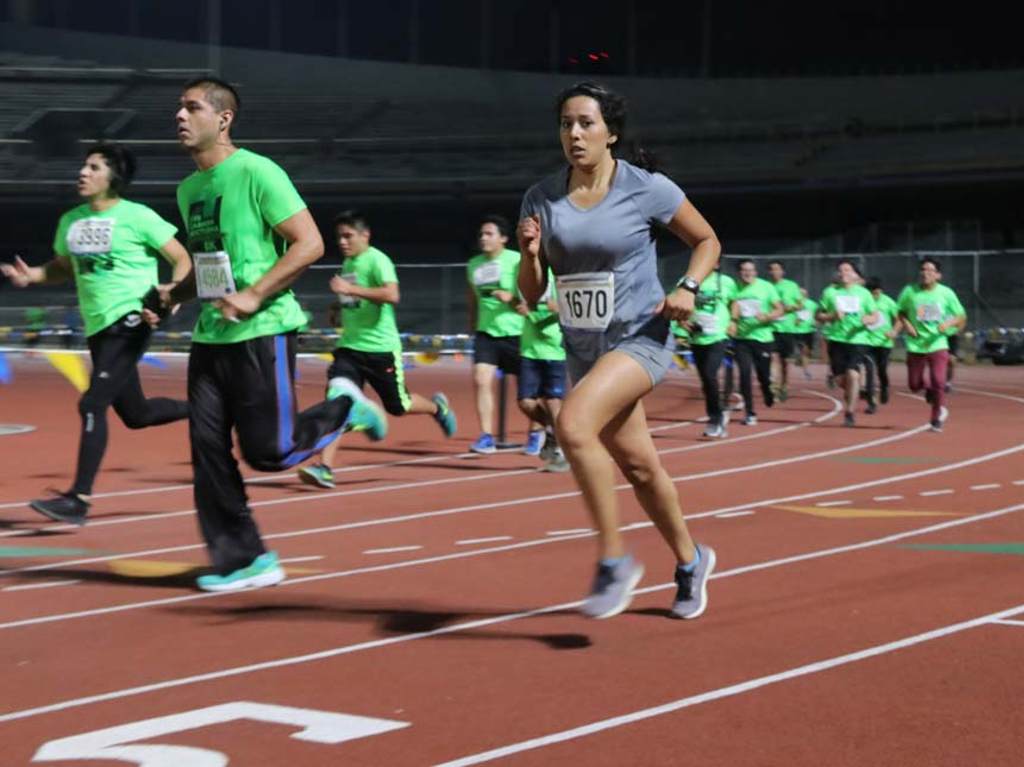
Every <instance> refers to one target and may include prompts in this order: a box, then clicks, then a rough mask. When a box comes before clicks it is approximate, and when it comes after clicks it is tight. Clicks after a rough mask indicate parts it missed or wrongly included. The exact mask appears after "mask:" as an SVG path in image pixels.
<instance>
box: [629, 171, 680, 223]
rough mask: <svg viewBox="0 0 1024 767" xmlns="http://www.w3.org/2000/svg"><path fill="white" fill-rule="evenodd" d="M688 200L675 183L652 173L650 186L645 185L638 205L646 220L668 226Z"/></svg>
mask: <svg viewBox="0 0 1024 767" xmlns="http://www.w3.org/2000/svg"><path fill="white" fill-rule="evenodd" d="M685 199H686V194H685V193H684V192H683V190H682V189H680V188H679V187H678V186H676V184H675V182H674V181H672V179H670V178H668V177H667V176H663V175H661V174H660V173H652V174H651V180H650V183H649V184H645V185H644V190H643V193H642V194H641V195H640V198H639V200H638V203H639V205H640V212H641V213H642V214H643V216H644V218H646V219H648V220H654V221H657V222H658V223H661V224H667V223H668V222H669V221H671V220H672V216H674V215H675V212H676V211H677V210H679V206H680V205H682V204H683V200H685Z"/></svg>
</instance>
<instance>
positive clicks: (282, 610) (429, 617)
mask: <svg viewBox="0 0 1024 767" xmlns="http://www.w3.org/2000/svg"><path fill="white" fill-rule="evenodd" d="M168 612H174V613H178V614H183V615H192V616H195V615H206V616H209V617H211V618H220V619H221V620H220V621H219V622H220V623H234V622H237V621H240V620H267V619H269V620H288V621H294V620H296V619H302V618H306V619H312V620H317V621H346V622H352V623H366V622H372V623H374V624H375V625H376V630H377V633H379V634H382V635H384V636H395V635H407V634H429V633H431V632H438V631H442V630H443V629H445V628H446V627H449V626H452V627H453V628H454V625H453V624H458V623H461V622H467V621H469V622H471V621H476V620H486V619H487V618H492V617H495V618H496V617H500V616H503V615H507V613H506V612H495V611H472V610H459V611H444V610H430V609H421V608H416V607H407V608H401V609H395V608H388V607H373V606H366V607H335V606H331V605H324V604H310V603H306V604H268V603H264V604H254V605H244V606H238V607H228V608H223V607H216V606H213V605H190V606H188V607H175V608H171V609H170V610H168ZM559 614H565V615H573V616H575V615H576V614H575V613H572V612H565V613H557V612H556V613H545V615H559ZM435 638H437V639H467V638H468V639H488V640H505V641H507V640H529V641H534V642H540V643H541V644H543V645H546V646H547V647H549V648H550V649H552V650H580V649H585V648H587V647H590V646H591V645H592V644H593V643H592V642H591V640H590V637H589V636H587V635H586V634H576V633H566V634H531V633H529V632H517V633H506V632H503V631H487V630H485V629H484V627H481V628H478V629H466V630H457V631H456V630H453V631H452V632H450V633H439V634H437V635H436V637H435Z"/></svg>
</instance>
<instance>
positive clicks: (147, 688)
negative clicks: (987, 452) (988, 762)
mask: <svg viewBox="0 0 1024 767" xmlns="http://www.w3.org/2000/svg"><path fill="white" fill-rule="evenodd" d="M1021 509H1024V504H1018V505H1016V506H1008V507H1005V508H1002V509H996V510H994V511H990V512H985V513H983V514H978V515H975V516H973V517H962V518H960V519H954V520H949V521H947V522H940V523H938V524H935V525H929V526H927V527H924V528H920V529H918V530H909V531H906V532H903V533H896V534H894V535H889V536H885V537H884V538H876V539H873V540H869V541H862V542H861V543H855V544H851V545H848V546H839V547H835V548H831V549H824V550H822V551H815V552H809V553H806V554H800V555H796V556H791V557H785V558H783V559H775V560H768V561H765V562H759V563H756V564H753V565H746V566H744V567H739V568H735V569H733V570H725V571H721V572H718V573H715V574H714V575H713V576H712V578H728V577H730V576H734V575H742V574H744V573H748V572H755V571H758V570H766V569H769V568H772V567H779V566H784V565H787V564H791V563H793V562H800V561H803V560H809V559H818V558H822V557H828V556H834V555H837V554H842V553H845V552H848V551H856V550H859V549H866V548H870V547H873V546H879V545H884V544H886V543H892V542H893V541H897V540H902V539H905V538H911V537H915V536H918V535H925V534H927V533H930V532H935V531H938V530H943V529H945V528H947V527H956V526H959V525H967V524H972V523H974V522H981V521H984V520H988V519H993V518H995V517H999V516H1003V515H1005V514H1010V513H1013V512H1016V511H1020V510H1021ZM547 542H550V541H540V543H547ZM455 556H458V555H455ZM445 558H454V557H453V556H449V557H445ZM364 569H373V568H364ZM317 579H318V576H313V577H311V578H305V579H295V580H294V581H284V583H283V584H282V585H286V584H289V583H295V582H298V581H300V580H303V581H309V580H317ZM674 588H677V585H676V583H675V582H674V581H673V582H671V583H662V584H659V585H657V586H649V587H647V588H644V589H638V590H637V591H636V592H635V593H636V594H649V593H653V592H655V591H666V590H669V589H674ZM215 596H219V594H217V593H216V592H210V593H204V594H199V595H194V596H193V598H212V597H215ZM154 601H161V602H164V603H170V602H176V601H182V600H181V599H168V600H154ZM581 604H582V602H581V601H574V602H566V603H563V604H559V605H550V606H548V607H541V608H537V609H534V610H525V611H522V612H517V613H508V614H505V615H498V616H493V617H490V618H482V619H480V620H475V621H466V622H465V623H455V624H452V625H450V626H444V627H442V628H439V629H433V630H431V631H422V632H418V633H415V634H403V635H401V636H395V637H388V638H386V639H375V640H370V641H367V642H360V643H358V644H354V645H341V646H339V647H333V648H330V649H327V650H321V651H319V652H315V653H307V654H304V655H293V656H289V657H285V658H278V659H276V660H270V661H263V662H261V663H253V664H249V665H245V666H235V667H233V668H228V669H221V670H219V671H210V672H206V673H203V674H195V675H192V676H186V677H179V678H177V679H168V680H165V681H162V682H153V683H150V684H146V685H140V686H137V687H129V688H125V689H122V690H113V691H111V692H105V693H99V694H96V695H89V696H86V697H82V698H71V699H69V700H64V701H60V702H58V703H51V704H48V705H45V706H37V707H35V708H29V709H23V710H20V711H10V712H7V713H5V714H0V723H2V722H10V721H15V720H19V719H28V718H30V717H34V716H39V715H40V714H50V713H54V712H56V711H65V710H67V709H71V708H78V707H81V706H87V705H91V704H93V703H102V702H105V701H109V700H119V699H122V698H127V697H132V696H135V695H142V694H145V693H150V692H157V691H159V690H166V689H171V688H175V687H184V686H187V685H192V684H197V683H200V682H208V681H212V680H214V679H225V678H228V677H234V676H241V675H243V674H250V673H254V672H258V671H267V670H270V669H275V668H283V667H287V666H296V665H299V664H302V663H309V662H312V661H320V660H326V659H329V658H335V657H339V656H342V655H350V654H352V653H356V652H362V651H364V650H373V649H377V648H379V647H387V646H390V645H397V644H404V643H406V642H412V641H416V640H418V639H427V638H430V637H435V636H441V635H445V634H454V633H458V632H461V631H471V630H474V629H478V628H482V627H485V626H493V625H496V624H500V623H508V622H510V621H514V620H519V619H521V618H532V617H535V616H538V615H546V614H548V613H557V612H564V611H566V610H573V609H576V608H578V607H579V606H580V605H581ZM1020 609H1021V608H1013V609H1011V610H1006V611H1003V612H999V613H993V614H991V615H989V616H986V617H985V618H984V619H979V621H980V623H985V622H990V621H992V620H997V619H1001V618H1005V617H1010V616H1012V615H1015V614H1017V613H1018V612H1019V611H1020ZM979 625H980V624H979Z"/></svg>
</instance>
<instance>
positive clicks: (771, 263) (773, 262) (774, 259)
mask: <svg viewBox="0 0 1024 767" xmlns="http://www.w3.org/2000/svg"><path fill="white" fill-rule="evenodd" d="M774 264H778V265H779V266H781V267H782V268H783V269H785V268H786V265H785V264H784V263H782V262H781V261H779V259H777V258H773V259H772V260H771V261H769V262H768V266H772V265H774Z"/></svg>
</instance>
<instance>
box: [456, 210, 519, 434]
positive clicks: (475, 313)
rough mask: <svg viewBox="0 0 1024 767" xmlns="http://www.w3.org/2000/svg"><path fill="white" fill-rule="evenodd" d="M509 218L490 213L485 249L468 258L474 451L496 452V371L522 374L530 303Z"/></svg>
mask: <svg viewBox="0 0 1024 767" xmlns="http://www.w3.org/2000/svg"><path fill="white" fill-rule="evenodd" d="M508 233H509V223H508V220H507V219H506V218H505V217H504V216H498V215H489V216H486V217H485V218H484V220H483V222H482V223H481V224H480V232H479V244H480V250H481V253H480V254H479V255H477V256H474V257H473V258H471V259H470V260H469V263H467V264H466V281H467V285H468V288H467V294H466V300H467V302H468V305H469V324H470V329H471V332H472V333H474V334H475V335H474V338H473V390H474V394H475V399H476V415H477V419H478V420H479V422H480V436H479V437H478V438H477V439H476V441H475V442H474V443H473V444H472V445H470V446H469V449H470V450H472V451H473V452H474V453H485V454H486V453H493V452H494V451H495V450H496V449H497V447H496V445H495V442H494V428H493V427H494V393H493V387H494V376H495V372H496V371H497V370H499V369H500V370H501V371H502V372H503V373H504V374H505V375H515V376H518V375H519V336H520V335H522V332H523V315H524V314H525V311H526V310H525V308H524V307H523V306H522V301H521V299H520V298H519V297H518V294H517V292H516V275H517V274H518V273H519V254H518V253H516V252H515V251H514V250H508V249H507V248H506V247H505V246H506V245H507V244H508Z"/></svg>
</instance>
